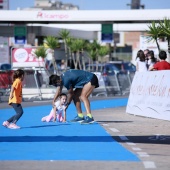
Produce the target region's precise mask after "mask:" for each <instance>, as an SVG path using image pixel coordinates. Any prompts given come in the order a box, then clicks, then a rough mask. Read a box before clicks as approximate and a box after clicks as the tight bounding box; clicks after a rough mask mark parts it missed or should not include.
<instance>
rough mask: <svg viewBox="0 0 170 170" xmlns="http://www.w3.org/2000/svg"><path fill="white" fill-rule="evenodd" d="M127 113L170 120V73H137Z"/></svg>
mask: <svg viewBox="0 0 170 170" xmlns="http://www.w3.org/2000/svg"><path fill="white" fill-rule="evenodd" d="M126 112H127V113H130V114H134V115H140V116H145V117H152V118H157V119H162V120H170V71H150V72H149V71H148V72H145V73H140V72H136V74H135V76H134V79H133V82H132V85H131V90H130V95H129V99H128V104H127V107H126Z"/></svg>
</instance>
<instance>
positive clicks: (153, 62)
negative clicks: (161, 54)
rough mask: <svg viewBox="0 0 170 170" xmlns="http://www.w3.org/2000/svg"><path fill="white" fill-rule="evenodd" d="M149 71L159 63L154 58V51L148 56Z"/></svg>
mask: <svg viewBox="0 0 170 170" xmlns="http://www.w3.org/2000/svg"><path fill="white" fill-rule="evenodd" d="M147 56H148V65H147V67H148V70H149V69H150V68H152V67H153V65H154V64H155V63H156V62H157V59H156V58H155V56H154V51H152V50H151V51H149V52H148V54H147Z"/></svg>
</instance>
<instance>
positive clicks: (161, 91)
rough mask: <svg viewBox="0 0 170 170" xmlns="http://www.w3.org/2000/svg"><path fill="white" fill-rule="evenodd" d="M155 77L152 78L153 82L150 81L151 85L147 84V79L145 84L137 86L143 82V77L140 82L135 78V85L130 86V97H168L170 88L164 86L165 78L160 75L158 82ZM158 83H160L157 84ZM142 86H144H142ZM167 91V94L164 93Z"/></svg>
mask: <svg viewBox="0 0 170 170" xmlns="http://www.w3.org/2000/svg"><path fill="white" fill-rule="evenodd" d="M157 78H159V77H157V76H155V77H154V81H151V82H152V84H148V80H149V77H147V78H146V82H145V83H142V84H139V83H140V82H143V81H144V80H143V77H141V79H140V81H139V80H138V77H136V80H134V81H136V83H134V85H132V87H131V91H130V92H131V94H132V95H145V96H158V97H165V95H168V97H169V96H170V88H169V89H168V87H167V84H164V80H165V76H164V75H162V77H161V78H160V79H159V80H158V79H157ZM158 82H160V83H159V84H158ZM143 84H144V85H143ZM167 90H168V93H166V92H167Z"/></svg>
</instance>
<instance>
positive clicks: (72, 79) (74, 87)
mask: <svg viewBox="0 0 170 170" xmlns="http://www.w3.org/2000/svg"><path fill="white" fill-rule="evenodd" d="M49 79H50V81H49V85H53V86H56V87H57V90H56V94H55V96H54V99H53V104H54V103H55V101H56V100H57V98H58V97H59V95H60V94H61V93H62V88H63V86H64V87H66V88H67V90H68V99H67V102H68V105H69V104H70V103H71V101H72V99H73V101H74V104H75V106H76V109H77V113H78V115H77V116H76V117H75V118H74V119H73V120H72V121H74V122H81V123H82V124H89V123H93V122H94V119H93V117H92V114H91V109H90V102H89V99H88V97H89V96H90V94H91V93H92V92H93V90H94V88H97V87H99V83H98V78H97V76H96V75H95V74H93V73H90V72H87V71H83V70H72V69H71V70H68V71H66V72H64V73H63V74H62V75H61V76H57V75H51V76H50V78H49ZM80 100H81V101H83V103H84V106H85V109H86V113H87V117H86V118H84V116H83V113H82V108H81V101H80Z"/></svg>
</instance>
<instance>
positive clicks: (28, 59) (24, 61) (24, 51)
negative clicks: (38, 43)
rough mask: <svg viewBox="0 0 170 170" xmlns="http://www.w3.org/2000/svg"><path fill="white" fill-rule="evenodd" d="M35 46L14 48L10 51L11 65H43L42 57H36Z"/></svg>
mask: <svg viewBox="0 0 170 170" xmlns="http://www.w3.org/2000/svg"><path fill="white" fill-rule="evenodd" d="M35 50H36V48H14V49H13V51H12V66H13V67H22V68H23V67H44V59H43V58H41V57H39V58H38V57H36V56H35V54H34V52H35Z"/></svg>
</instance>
